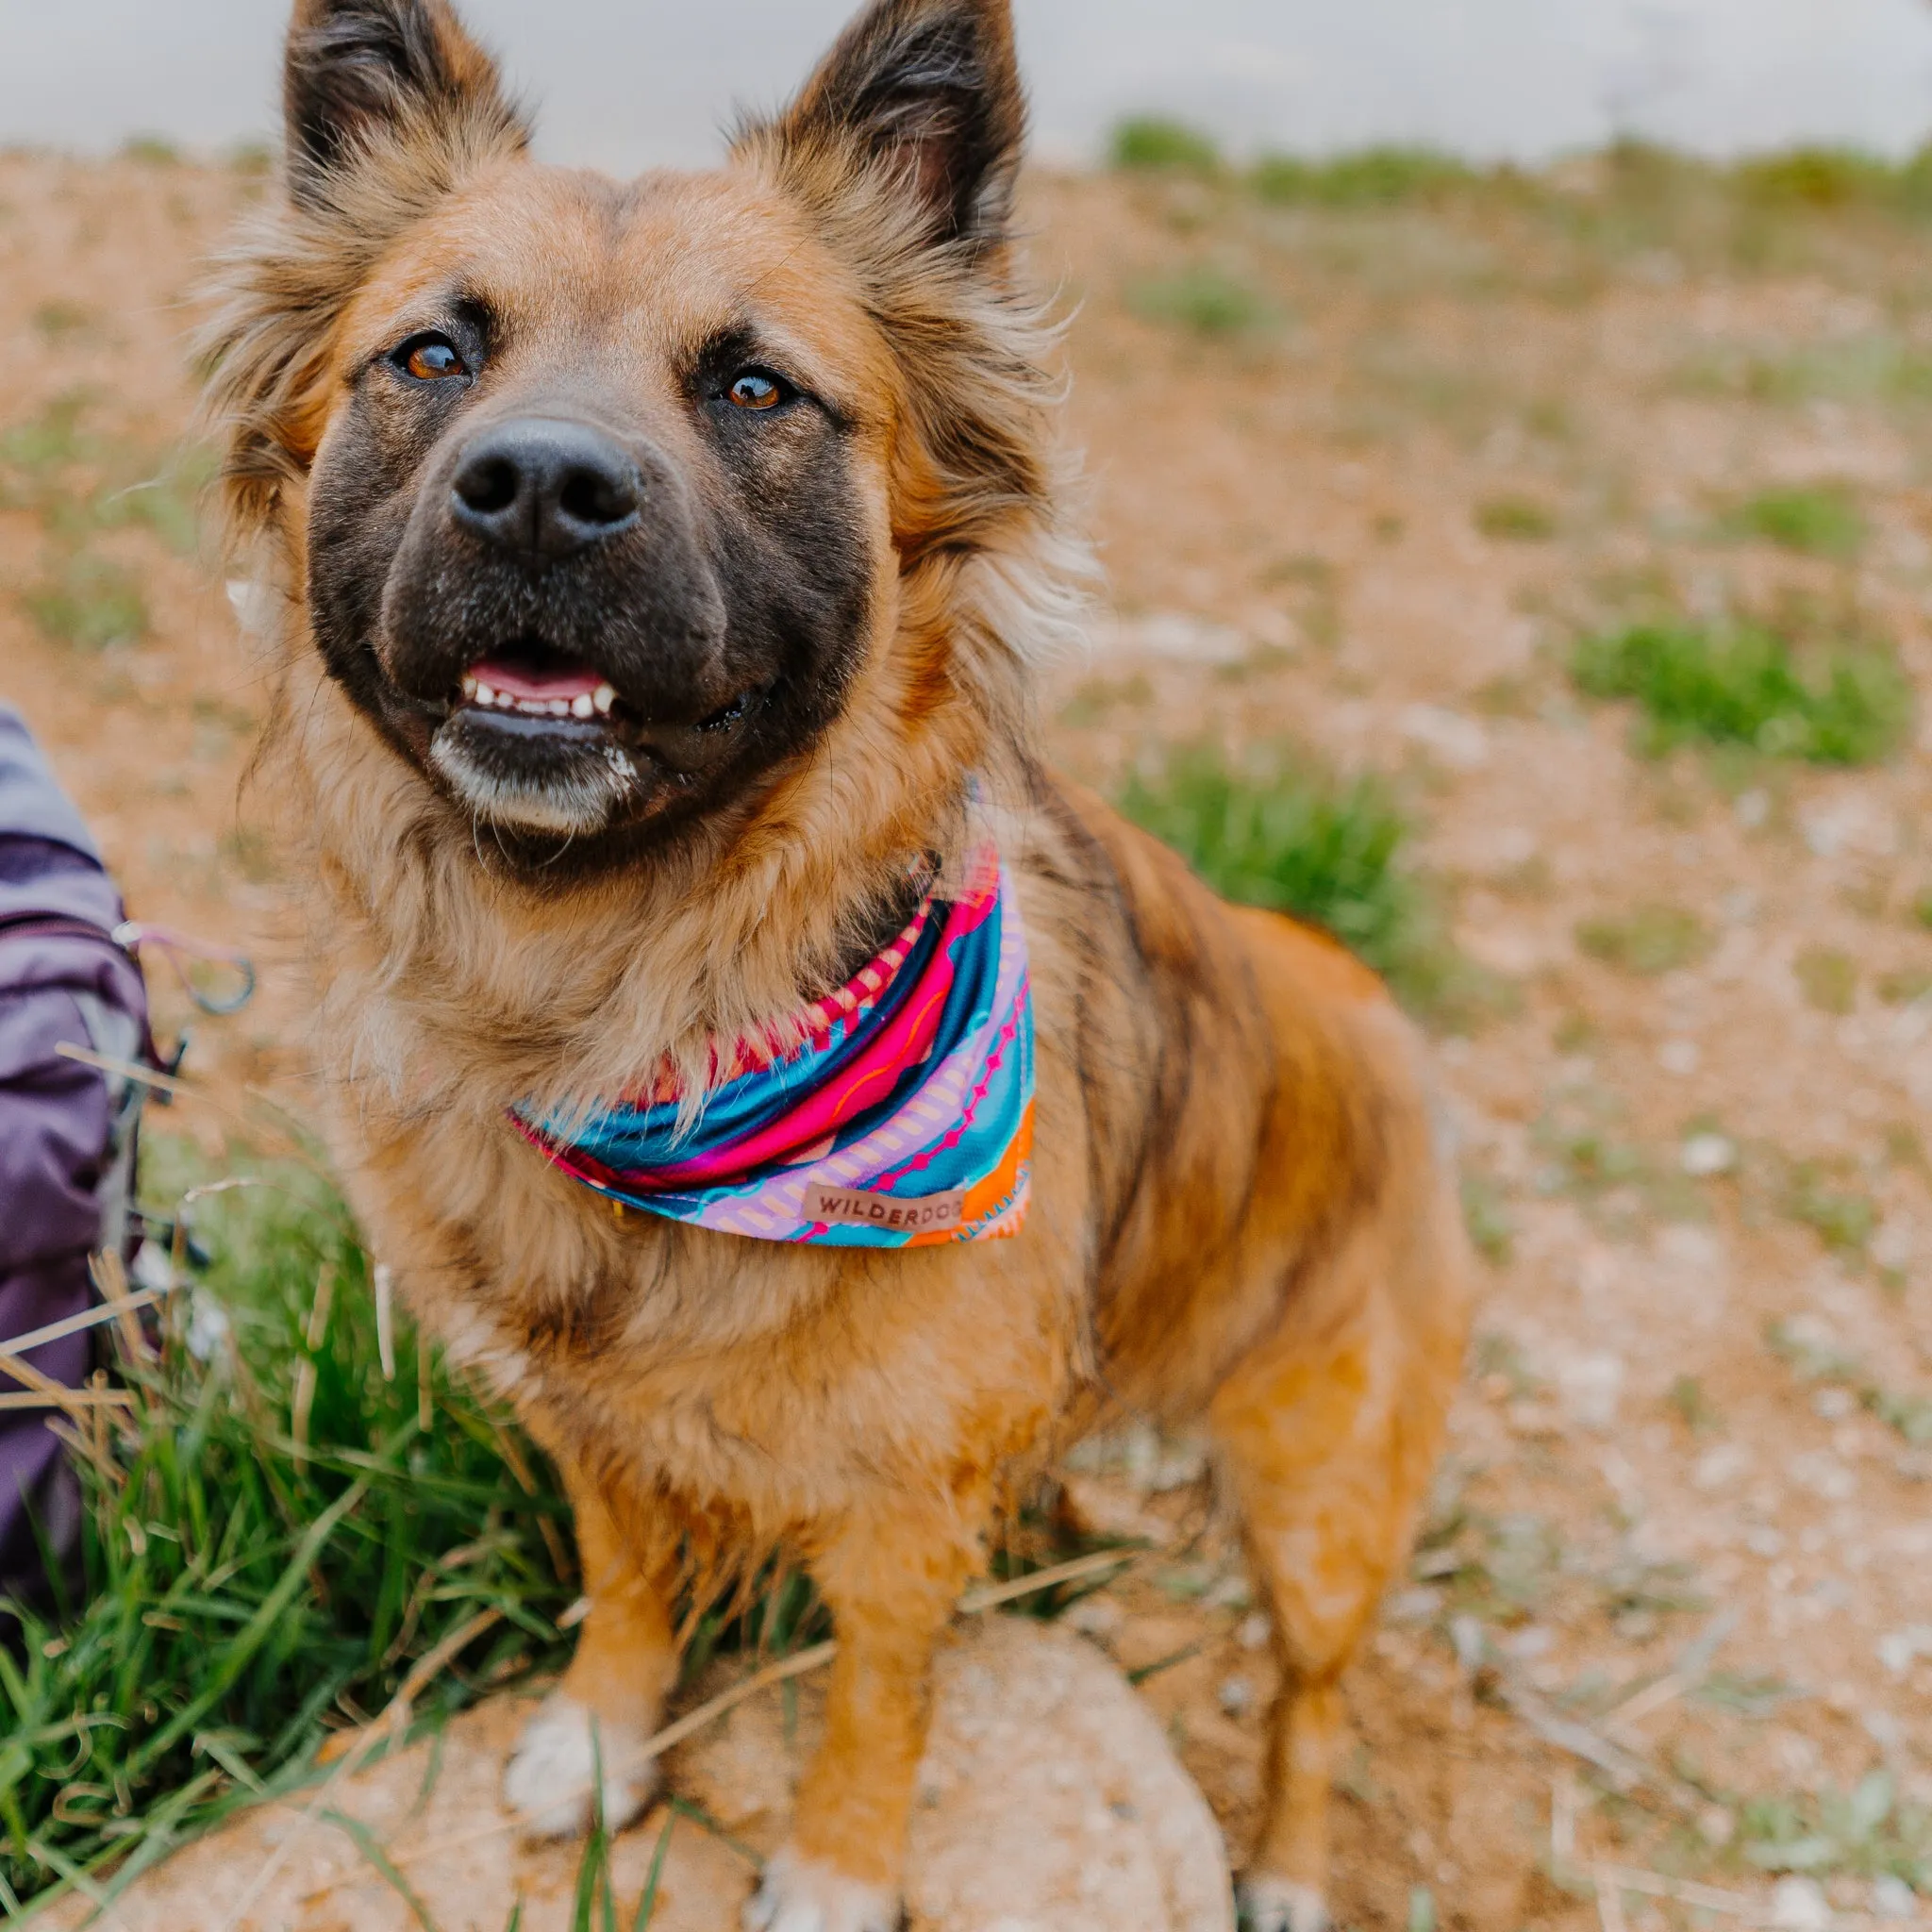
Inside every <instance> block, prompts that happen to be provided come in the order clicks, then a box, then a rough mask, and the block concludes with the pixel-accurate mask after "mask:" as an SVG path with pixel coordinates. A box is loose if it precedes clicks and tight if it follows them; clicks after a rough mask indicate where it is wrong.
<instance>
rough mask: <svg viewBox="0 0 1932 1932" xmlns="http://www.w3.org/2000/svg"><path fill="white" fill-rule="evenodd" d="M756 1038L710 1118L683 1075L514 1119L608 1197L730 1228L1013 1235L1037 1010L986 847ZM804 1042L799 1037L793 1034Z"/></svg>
mask: <svg viewBox="0 0 1932 1932" xmlns="http://www.w3.org/2000/svg"><path fill="white" fill-rule="evenodd" d="M802 1024H803V1027H804V1032H805V1038H804V1040H803V1041H802V1042H801V1043H798V1044H795V1045H786V1046H783V1047H779V1046H776V1045H774V1044H773V1043H769V1042H760V1041H741V1042H740V1043H739V1044H738V1045H737V1046H736V1047H735V1048H733V1049H731V1050H730V1052H729V1054H728V1057H726V1058H724V1066H725V1067H726V1069H727V1070H728V1071H727V1073H726V1075H725V1077H724V1078H723V1079H721V1080H720V1082H719V1083H718V1085H717V1086H716V1087H715V1088H714V1089H713V1090H712V1091H711V1092H710V1093H708V1095H707V1096H706V1099H705V1103H704V1108H703V1111H702V1112H701V1113H700V1115H699V1116H698V1119H697V1123H696V1124H695V1125H691V1124H685V1125H684V1127H683V1129H682V1130H680V1119H681V1115H682V1107H681V1104H682V1100H683V1095H682V1093H681V1092H680V1091H677V1090H676V1088H675V1086H673V1085H671V1084H670V1083H665V1084H663V1085H660V1087H659V1088H658V1090H657V1091H654V1092H652V1093H651V1094H649V1095H647V1096H639V1097H638V1098H637V1099H636V1100H634V1101H633V1100H625V1101H621V1102H618V1103H616V1104H614V1105H611V1106H609V1107H607V1108H599V1109H597V1110H595V1111H594V1112H592V1113H591V1114H590V1115H589V1116H588V1117H584V1116H579V1115H570V1116H558V1117H553V1118H551V1119H547V1120H546V1119H536V1118H533V1117H532V1116H531V1115H530V1114H529V1112H528V1111H527V1110H525V1109H523V1108H518V1109H517V1110H516V1111H515V1112H514V1113H513V1114H512V1116H511V1118H512V1120H513V1122H514V1123H515V1124H516V1126H517V1128H518V1129H519V1131H520V1132H522V1133H523V1134H524V1136H525V1138H526V1139H527V1140H529V1141H531V1142H532V1143H533V1144H534V1145H535V1146H537V1147H538V1148H540V1149H541V1151H542V1152H543V1153H544V1154H545V1155H546V1156H547V1157H548V1158H550V1159H551V1160H552V1161H553V1162H554V1163H555V1164H556V1165H557V1166H558V1167H559V1168H561V1169H562V1170H563V1171H564V1172H565V1173H566V1174H570V1175H572V1176H573V1177H574V1178H575V1179H576V1180H579V1181H581V1182H582V1183H583V1184H584V1185H585V1186H586V1187H589V1188H592V1189H594V1190H595V1191H597V1192H598V1193H600V1194H603V1195H606V1196H607V1197H608V1198H609V1199H611V1200H614V1201H619V1202H622V1203H623V1204H624V1205H625V1206H626V1207H630V1208H639V1209H641V1210H642V1211H644V1212H646V1213H650V1214H661V1215H664V1216H666V1217H668V1218H669V1219H671V1220H674V1221H683V1222H688V1223H690V1224H692V1225H694V1226H698V1227H708V1228H714V1229H716V1230H717V1231H718V1232H720V1233H723V1234H737V1235H744V1236H747V1237H749V1238H750V1239H752V1240H755V1241H803V1242H807V1243H810V1244H813V1245H817V1246H822V1247H867V1248H905V1247H932V1246H938V1245H941V1244H942V1243H947V1242H952V1241H988V1240H997V1239H999V1238H1000V1237H1002V1236H1006V1235H1013V1234H1017V1233H1019V1231H1020V1227H1021V1224H1022V1223H1023V1222H1024V1219H1025V1214H1026V1207H1027V1202H1028V1199H1029V1194H1030V1184H1031V1157H1032V1144H1033V1003H1032V989H1031V984H1030V982H1029V979H1028V976H1027V968H1026V942H1025V935H1024V930H1023V929H1022V926H1021V924H1020V914H1019V908H1018V907H1017V906H1016V904H1015V903H1014V899H1013V893H1012V887H1011V882H1010V880H1009V879H1008V876H1007V874H1006V872H1005V869H1004V868H1003V867H1002V866H1001V864H1000V861H999V857H998V854H997V853H996V852H994V851H992V850H991V849H987V850H985V851H982V852H981V853H979V854H977V855H976V856H975V857H974V859H973V860H972V861H971V862H970V863H969V864H968V867H967V869H966V876H965V878H964V880H963V881H962V882H961V885H960V887H959V889H958V896H957V897H954V898H950V899H937V898H932V897H928V898H927V899H926V901H925V902H924V904H923V905H922V906H921V907H920V908H919V910H918V912H917V913H916V914H915V915H914V917H913V919H912V922H911V924H908V926H907V928H906V930H905V931H904V932H903V933H901V934H900V935H899V937H898V939H897V940H896V941H893V943H892V944H891V946H889V947H888V948H887V949H886V951H885V952H884V953H882V954H881V955H880V956H879V957H878V958H876V959H874V961H873V962H872V963H871V964H870V965H868V966H867V967H865V968H864V970H863V971H862V972H860V973H858V974H856V975H855V976H854V978H853V979H852V980H851V981H850V982H849V983H848V984H847V985H845V986H844V987H842V988H841V990H840V991H838V992H836V993H834V994H832V995H831V996H829V997H828V998H826V999H824V1000H821V1001H819V1002H817V1004H816V1005H814V1006H813V1007H812V1008H809V1009H808V1011H807V1013H806V1014H805V1015H804V1016H803V1017H802ZM793 1037H794V1038H795V1037H796V1033H795V1029H794V1032H793Z"/></svg>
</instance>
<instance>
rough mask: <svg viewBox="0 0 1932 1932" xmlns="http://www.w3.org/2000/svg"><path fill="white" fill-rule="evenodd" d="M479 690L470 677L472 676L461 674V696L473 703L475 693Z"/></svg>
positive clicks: (473, 679)
mask: <svg viewBox="0 0 1932 1932" xmlns="http://www.w3.org/2000/svg"><path fill="white" fill-rule="evenodd" d="M479 689H480V687H479V686H478V685H477V683H476V680H475V678H474V677H472V676H471V675H469V674H468V673H467V672H465V673H464V674H463V695H464V697H466V698H468V699H471V700H473V701H474V699H475V695H476V692H477V691H478V690H479Z"/></svg>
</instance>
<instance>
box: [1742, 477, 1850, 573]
mask: <svg viewBox="0 0 1932 1932" xmlns="http://www.w3.org/2000/svg"><path fill="white" fill-rule="evenodd" d="M1725 527H1726V529H1727V531H1728V533H1729V534H1731V535H1733V536H1738V537H1745V538H1755V539H1757V541H1761V542H1765V543H1775V544H1776V545H1777V546H1778V547H1779V548H1780V549H1781V550H1795V551H1798V552H1801V553H1802V554H1804V555H1806V556H1807V557H1827V558H1838V559H1840V561H1849V560H1850V559H1851V558H1855V557H1856V556H1857V554H1858V552H1859V551H1860V550H1861V549H1862V548H1863V547H1864V544H1865V537H1866V525H1865V515H1864V512H1863V511H1862V510H1861V509H1860V508H1858V504H1857V499H1856V498H1855V497H1854V496H1853V495H1852V493H1851V491H1848V490H1845V489H1843V488H1841V487H1839V486H1835V485H1819V486H1814V487H1812V488H1809V489H1797V490H1766V491H1760V492H1759V493H1758V494H1757V495H1756V496H1753V497H1750V498H1748V499H1747V500H1746V501H1745V502H1743V503H1741V504H1740V505H1739V507H1738V508H1737V509H1736V510H1735V511H1733V512H1732V514H1731V515H1730V516H1729V517H1728V518H1727V519H1726V520H1725Z"/></svg>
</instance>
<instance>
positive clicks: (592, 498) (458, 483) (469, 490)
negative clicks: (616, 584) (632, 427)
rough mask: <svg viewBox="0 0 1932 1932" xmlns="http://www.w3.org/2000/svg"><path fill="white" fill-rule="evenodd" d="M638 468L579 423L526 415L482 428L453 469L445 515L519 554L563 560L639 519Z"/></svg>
mask: <svg viewBox="0 0 1932 1932" xmlns="http://www.w3.org/2000/svg"><path fill="white" fill-rule="evenodd" d="M642 490H643V484H642V480H641V477H640V476H639V475H638V466H637V465H636V464H635V463H634V462H632V461H631V459H630V458H629V457H627V456H625V453H624V451H623V450H622V449H621V448H619V446H618V445H617V444H616V443H615V442H613V441H611V440H610V438H609V437H608V436H606V435H604V434H603V433H602V432H601V431H599V430H596V429H592V428H591V426H590V425H588V424H584V423H566V422H561V421H558V420H557V419H555V418H551V417H544V416H527V417H525V418H523V419H522V420H520V421H518V422H514V423H500V424H498V425H496V426H495V427H494V428H493V429H486V430H485V431H484V432H483V433H482V434H481V435H480V436H478V437H477V438H476V440H475V442H473V443H472V444H471V445H470V447H469V448H468V449H466V450H465V451H464V452H463V458H462V461H461V462H460V463H459V464H458V466H457V474H456V480H455V481H454V482H453V483H452V484H451V486H450V510H451V513H452V514H453V515H454V516H455V518H456V520H457V522H458V524H460V525H462V526H463V527H464V528H465V529H467V530H471V531H474V532H475V535H477V536H479V537H482V538H484V539H485V540H486V541H489V542H491V543H498V544H501V545H502V546H503V547H504V548H505V549H506V550H514V551H516V552H518V553H519V554H520V555H522V556H525V557H541V558H550V559H555V558H562V557H569V556H570V555H571V554H572V553H573V552H575V551H578V550H582V549H584V548H585V547H586V546H587V545H589V544H591V543H599V542H602V541H603V540H604V539H605V538H607V537H614V536H616V535H617V533H618V532H619V531H620V530H625V529H628V528H629V527H630V525H632V524H634V523H635V522H636V521H637V515H638V499H639V497H640V496H641V493H642Z"/></svg>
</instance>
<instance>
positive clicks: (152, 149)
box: [121, 134, 181, 168]
mask: <svg viewBox="0 0 1932 1932" xmlns="http://www.w3.org/2000/svg"><path fill="white" fill-rule="evenodd" d="M121 158H123V159H124V160H128V161H139V162H140V163H141V164H142V166H143V167H146V168H178V167H179V166H180V165H181V150H180V149H179V148H178V147H176V146H175V143H174V142H172V141H170V140H169V139H168V138H167V136H166V135H164V134H136V135H131V136H130V137H129V138H128V139H127V140H126V141H125V142H122V144H121Z"/></svg>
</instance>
